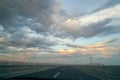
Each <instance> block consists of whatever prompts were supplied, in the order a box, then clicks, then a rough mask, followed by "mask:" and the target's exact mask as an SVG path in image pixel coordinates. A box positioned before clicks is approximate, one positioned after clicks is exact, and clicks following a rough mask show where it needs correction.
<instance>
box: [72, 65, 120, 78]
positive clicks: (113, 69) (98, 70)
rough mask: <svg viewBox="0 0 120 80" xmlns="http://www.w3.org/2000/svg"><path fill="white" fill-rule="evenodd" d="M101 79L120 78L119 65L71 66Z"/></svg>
mask: <svg viewBox="0 0 120 80" xmlns="http://www.w3.org/2000/svg"><path fill="white" fill-rule="evenodd" d="M73 67H74V68H76V69H78V70H81V71H83V72H86V73H88V74H91V75H93V76H96V77H98V78H101V79H103V80H120V66H80V65H79V66H78V65H77V66H73Z"/></svg>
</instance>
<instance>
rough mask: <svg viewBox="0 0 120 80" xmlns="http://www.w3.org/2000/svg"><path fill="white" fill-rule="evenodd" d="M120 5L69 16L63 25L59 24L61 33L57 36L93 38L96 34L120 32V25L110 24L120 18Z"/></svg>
mask: <svg viewBox="0 0 120 80" xmlns="http://www.w3.org/2000/svg"><path fill="white" fill-rule="evenodd" d="M119 7H120V5H119V4H118V5H115V6H113V7H110V8H107V9H104V10H100V11H98V12H95V13H92V14H88V15H85V16H82V17H77V18H69V19H67V20H65V21H64V23H62V24H61V25H60V24H58V25H56V26H55V27H54V28H56V27H57V26H58V27H59V26H60V27H59V28H57V29H58V30H59V31H61V33H59V32H58V33H56V36H58V37H60V36H62V37H63V36H65V37H70V38H73V39H76V38H79V37H85V38H91V37H94V36H98V35H101V36H106V35H111V34H115V33H119V32H120V31H119V30H120V29H119V27H118V26H116V27H115V26H114V25H112V26H110V25H108V24H110V23H111V22H112V21H114V20H115V19H119V18H120V8H119Z"/></svg>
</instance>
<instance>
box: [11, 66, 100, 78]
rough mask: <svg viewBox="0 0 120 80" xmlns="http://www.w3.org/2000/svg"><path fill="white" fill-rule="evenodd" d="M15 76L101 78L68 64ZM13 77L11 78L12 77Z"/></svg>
mask: <svg viewBox="0 0 120 80" xmlns="http://www.w3.org/2000/svg"><path fill="white" fill-rule="evenodd" d="M15 78H24V79H27V78H29V79H30V78H32V79H40V80H42V79H48V80H59V79H60V80H101V79H98V78H96V77H94V76H91V75H90V74H87V73H84V72H82V71H79V70H77V69H75V68H73V67H70V66H64V67H59V68H55V69H49V70H45V71H42V72H36V73H32V74H27V75H22V76H16V77H14V79H15ZM12 79H13V78H12Z"/></svg>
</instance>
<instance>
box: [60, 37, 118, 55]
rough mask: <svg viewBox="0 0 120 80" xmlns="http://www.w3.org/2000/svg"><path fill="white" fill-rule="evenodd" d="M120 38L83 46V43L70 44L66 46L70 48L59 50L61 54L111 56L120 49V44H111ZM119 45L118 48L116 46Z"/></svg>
mask: <svg viewBox="0 0 120 80" xmlns="http://www.w3.org/2000/svg"><path fill="white" fill-rule="evenodd" d="M117 40H118V39H109V40H107V41H104V42H98V43H96V44H93V45H88V46H81V45H69V44H66V46H68V47H70V48H69V49H60V50H58V53H59V54H62V55H65V56H67V55H68V56H69V55H72V56H85V55H87V56H90V55H92V56H96V57H100V56H102V57H111V56H112V55H114V54H116V53H117V52H119V50H120V46H118V44H114V45H109V44H112V43H115V42H116V41H117ZM116 47H117V48H116Z"/></svg>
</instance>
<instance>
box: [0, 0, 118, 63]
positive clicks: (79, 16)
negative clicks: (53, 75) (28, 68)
mask: <svg viewBox="0 0 120 80" xmlns="http://www.w3.org/2000/svg"><path fill="white" fill-rule="evenodd" d="M90 57H92V58H93V62H94V63H102V64H109V65H119V64H120V62H119V61H120V0H0V61H20V62H40V63H63V64H76V63H77V64H89V63H90Z"/></svg>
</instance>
